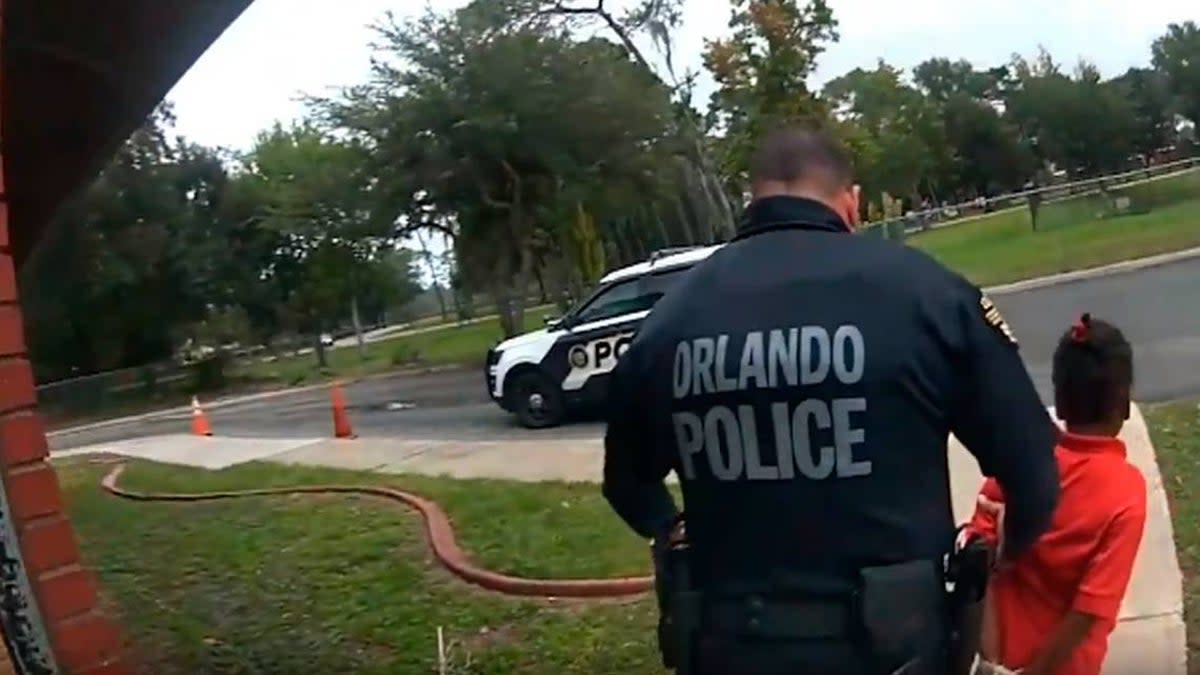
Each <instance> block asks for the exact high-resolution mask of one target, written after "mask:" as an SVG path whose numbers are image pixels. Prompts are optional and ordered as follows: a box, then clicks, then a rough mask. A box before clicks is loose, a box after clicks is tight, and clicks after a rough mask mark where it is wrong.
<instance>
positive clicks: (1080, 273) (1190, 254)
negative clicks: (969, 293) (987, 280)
mask: <svg viewBox="0 0 1200 675" xmlns="http://www.w3.org/2000/svg"><path fill="white" fill-rule="evenodd" d="M1192 258H1200V246H1197V247H1195V248H1188V249H1184V250H1182V251H1173V252H1171V253H1161V254H1159V255H1152V256H1147V257H1145V258H1135V259H1133V260H1125V261H1122V262H1118V263H1112V264H1109V265H1101V266H1099V267H1088V268H1086V269H1081V270H1074V271H1071V272H1063V273H1061V274H1051V275H1049V276H1044V277H1035V278H1033V279H1023V280H1021V281H1014V282H1012V283H1007V284H999V285H996V286H989V287H988V288H985V289H983V290H984V292H985V293H988V294H990V295H1003V294H1005V293H1020V292H1022V291H1032V290H1036V289H1039V288H1046V287H1049V286H1058V285H1061V284H1068V283H1071V282H1075V281H1086V280H1088V279H1096V278H1099V277H1107V276H1115V275H1118V274H1124V273H1128V272H1136V271H1138V270H1143V269H1149V268H1152V267H1160V266H1162V265H1169V264H1170V263H1174V262H1180V261H1183V260H1190V259H1192Z"/></svg>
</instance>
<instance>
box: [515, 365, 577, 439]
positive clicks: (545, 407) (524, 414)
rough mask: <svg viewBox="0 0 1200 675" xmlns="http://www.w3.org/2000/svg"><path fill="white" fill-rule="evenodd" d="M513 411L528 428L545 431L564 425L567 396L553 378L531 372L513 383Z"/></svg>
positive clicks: (519, 376)
mask: <svg viewBox="0 0 1200 675" xmlns="http://www.w3.org/2000/svg"><path fill="white" fill-rule="evenodd" d="M508 392H509V393H508V395H509V397H510V398H509V400H510V402H511V410H512V411H513V413H515V414H516V416H517V420H519V421H520V422H521V425H522V426H524V427H526V428H527V429H545V428H547V427H554V426H558V425H559V424H562V420H563V414H564V412H565V411H564V409H563V396H562V392H561V391H560V390H559V389H558V387H556V386H554V383H553V382H551V381H550V379H549V378H547V377H545V376H544V375H542V374H541V373H538V372H536V371H532V370H527V371H525V372H523V373H520V374H518V375H517V376H516V378H515V379H514V380H513V382H512V384H511V385H510V386H509V390H508Z"/></svg>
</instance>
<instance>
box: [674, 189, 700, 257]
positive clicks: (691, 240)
mask: <svg viewBox="0 0 1200 675" xmlns="http://www.w3.org/2000/svg"><path fill="white" fill-rule="evenodd" d="M675 214H676V215H677V216H678V217H679V226H680V227H681V228H683V236H684V238H685V239H686V240H687V241H685V242H684V243H685V244H686V245H688V246H695V245H696V233H695V232H693V231H692V224H691V223H689V222H688V218H687V211H685V210H684V208H683V200H682V199H681V198H680V197H679V195H675Z"/></svg>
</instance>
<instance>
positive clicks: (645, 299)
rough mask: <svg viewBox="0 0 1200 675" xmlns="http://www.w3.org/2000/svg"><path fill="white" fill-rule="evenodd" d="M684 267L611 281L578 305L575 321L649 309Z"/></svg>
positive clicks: (680, 273)
mask: <svg viewBox="0 0 1200 675" xmlns="http://www.w3.org/2000/svg"><path fill="white" fill-rule="evenodd" d="M685 271H686V270H685V269H675V270H671V271H669V272H664V273H661V274H650V275H646V276H643V277H638V278H636V279H629V280H627V281H622V282H619V283H616V284H613V285H612V286H609V287H608V288H607V289H605V290H603V291H601V292H599V293H597V294H596V295H595V296H593V297H592V299H591V300H589V301H588V302H587V304H585V305H584V306H583V307H582V308H580V310H579V312H578V313H576V315H575V318H576V323H590V322H593V321H603V320H604V319H611V318H613V317H616V316H621V315H623V314H632V313H634V312H644V311H648V310H650V309H651V308H653V307H654V304H655V303H657V302H658V300H659V298H661V297H662V296H663V295H664V294H665V293H666V292H667V289H668V288H670V287H671V286H672V285H674V283H675V282H676V281H678V280H679V278H680V277H681V276H682V274H683V272H685Z"/></svg>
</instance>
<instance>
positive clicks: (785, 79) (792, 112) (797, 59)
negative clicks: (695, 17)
mask: <svg viewBox="0 0 1200 675" xmlns="http://www.w3.org/2000/svg"><path fill="white" fill-rule="evenodd" d="M729 27H730V28H731V29H733V35H732V36H731V37H729V38H727V39H721V40H713V41H710V42H707V43H706V44H705V53H704V66H705V68H707V69H708V70H709V72H710V73H712V76H713V79H714V80H715V81H716V85H717V89H716V91H715V92H714V93H713V95H712V100H711V101H710V104H709V114H710V117H711V122H712V124H713V125H714V126H715V128H716V129H717V130H718V131H719V133H720V134H721V135H722V148H723V152H722V156H723V160H724V161H723V169H724V171H725V173H726V175H727V177H728V178H729V179H731V180H732V181H733V182H734V184H735V185H737V186H738V187H739V188H740V189H742V190H744V188H745V186H746V178H747V176H746V173H747V169H748V164H749V161H750V154H751V153H752V152H753V148H754V144H755V142H756V140H757V139H758V138H761V137H762V135H763V134H764V133H765V132H766V131H768V130H769V129H771V128H772V127H775V126H778V125H781V124H800V125H807V126H813V127H824V126H826V125H827V124H828V123H829V116H828V111H827V110H826V108H825V106H824V105H823V104H822V102H821V101H820V100H819V99H818V98H817V97H815V96H814V95H813V93H812V92H811V91H809V89H808V84H807V79H808V77H809V75H811V74H812V72H813V70H814V69H815V68H816V59H817V57H818V56H819V55H820V54H821V53H822V52H823V51H824V50H825V47H826V45H827V44H829V43H830V42H835V41H837V39H838V33H837V21H836V20H835V19H834V16H833V10H832V9H830V8H829V6H828V4H827V3H826V2H825V0H809V2H808V3H807V4H805V5H803V6H801V5H800V3H799V0H735V1H734V2H733V16H732V18H731V19H730V21H729Z"/></svg>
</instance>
